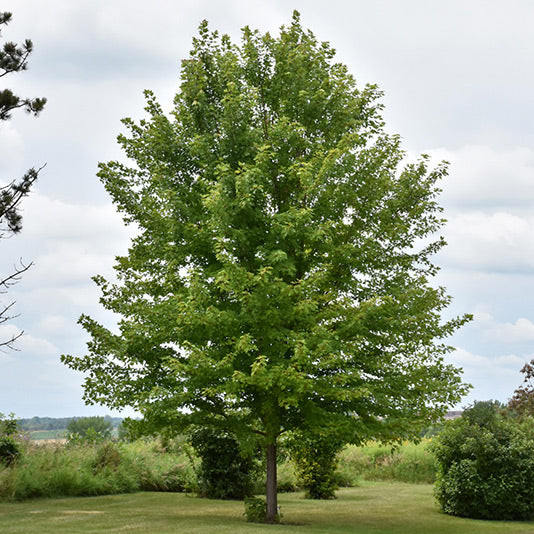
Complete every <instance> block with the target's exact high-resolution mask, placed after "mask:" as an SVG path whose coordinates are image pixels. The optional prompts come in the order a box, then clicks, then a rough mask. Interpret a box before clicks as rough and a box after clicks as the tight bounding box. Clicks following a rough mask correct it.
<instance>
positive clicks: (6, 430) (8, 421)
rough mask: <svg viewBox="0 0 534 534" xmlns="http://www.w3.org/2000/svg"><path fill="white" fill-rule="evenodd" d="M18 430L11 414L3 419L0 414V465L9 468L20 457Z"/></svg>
mask: <svg viewBox="0 0 534 534" xmlns="http://www.w3.org/2000/svg"><path fill="white" fill-rule="evenodd" d="M21 453H22V445H21V443H20V428H19V424H18V421H17V420H16V419H15V417H14V415H13V414H11V415H9V416H8V417H5V416H4V414H2V413H0V464H3V465H5V466H10V465H12V464H13V462H14V461H15V460H16V459H17V458H19V457H20V455H21Z"/></svg>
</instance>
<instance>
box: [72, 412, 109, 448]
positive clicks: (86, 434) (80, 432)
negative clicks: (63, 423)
mask: <svg viewBox="0 0 534 534" xmlns="http://www.w3.org/2000/svg"><path fill="white" fill-rule="evenodd" d="M111 430H112V425H111V422H110V421H106V420H105V419H104V417H99V416H94V417H80V418H74V419H71V421H70V422H69V424H68V425H67V433H68V440H69V442H71V443H74V442H77V441H79V440H82V441H88V442H93V443H95V442H98V441H104V440H106V439H109V438H111Z"/></svg>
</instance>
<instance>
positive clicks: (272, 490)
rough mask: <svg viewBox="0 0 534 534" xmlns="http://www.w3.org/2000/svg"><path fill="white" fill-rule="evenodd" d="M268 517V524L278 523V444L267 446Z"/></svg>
mask: <svg viewBox="0 0 534 534" xmlns="http://www.w3.org/2000/svg"><path fill="white" fill-rule="evenodd" d="M266 486H267V487H266V490H267V491H266V494H267V517H266V520H267V522H268V523H277V522H278V501H277V491H276V442H274V443H269V444H268V445H267V484H266Z"/></svg>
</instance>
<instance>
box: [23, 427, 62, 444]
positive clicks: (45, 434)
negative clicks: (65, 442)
mask: <svg viewBox="0 0 534 534" xmlns="http://www.w3.org/2000/svg"><path fill="white" fill-rule="evenodd" d="M66 432H67V431H66V429H62V430H33V431H32V432H30V438H31V439H32V440H34V441H38V440H42V439H63V438H64V437H65V434H66Z"/></svg>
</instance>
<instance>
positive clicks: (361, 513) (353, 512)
mask: <svg viewBox="0 0 534 534" xmlns="http://www.w3.org/2000/svg"><path fill="white" fill-rule="evenodd" d="M279 503H280V505H281V508H282V513H283V514H284V517H283V521H284V524H283V525H279V526H272V525H257V524H252V523H246V522H245V519H244V516H243V511H244V506H243V503H241V502H235V501H233V502H232V501H214V500H208V499H199V498H196V497H191V496H186V495H183V494H179V493H135V494H128V495H115V496H106V497H89V498H74V497H73V498H67V499H40V500H35V501H27V502H24V503H0V532H2V534H12V533H26V532H28V533H29V532H31V533H34V532H38V533H39V534H47V533H50V534H52V533H54V534H56V533H61V532H64V533H69V534H76V533H84V534H86V533H91V532H130V533H141V532H144V533H149V532H150V533H171V532H172V533H180V534H188V533H195V534H201V533H232V534H241V533H247V534H254V533H257V532H276V533H282V532H284V533H286V532H287V533H302V534H307V533H328V534H337V533H340V534H341V533H354V534H360V533H361V534H363V533H373V534H377V533H388V534H390V533H392V534H397V533H405V534H429V533H430V534H441V533H451V534H471V533H480V534H482V533H484V534H486V533H495V534H497V533H498V534H501V533H517V534H519V533H525V534H526V533H532V532H534V521H530V522H521V523H520V522H518V523H515V522H509V521H502V522H501V521H498V522H497V521H492V522H488V521H475V520H469V519H460V518H455V517H450V516H447V515H445V514H442V513H441V512H440V511H439V509H438V508H437V506H436V505H435V503H434V501H433V498H432V486H430V485H426V484H421V485H417V484H403V483H395V482H393V483H392V482H364V483H362V485H361V486H360V487H358V488H350V489H343V490H340V491H339V493H338V499H336V500H334V501H308V500H304V499H303V498H302V494H294V493H291V494H282V495H280V496H279Z"/></svg>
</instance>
